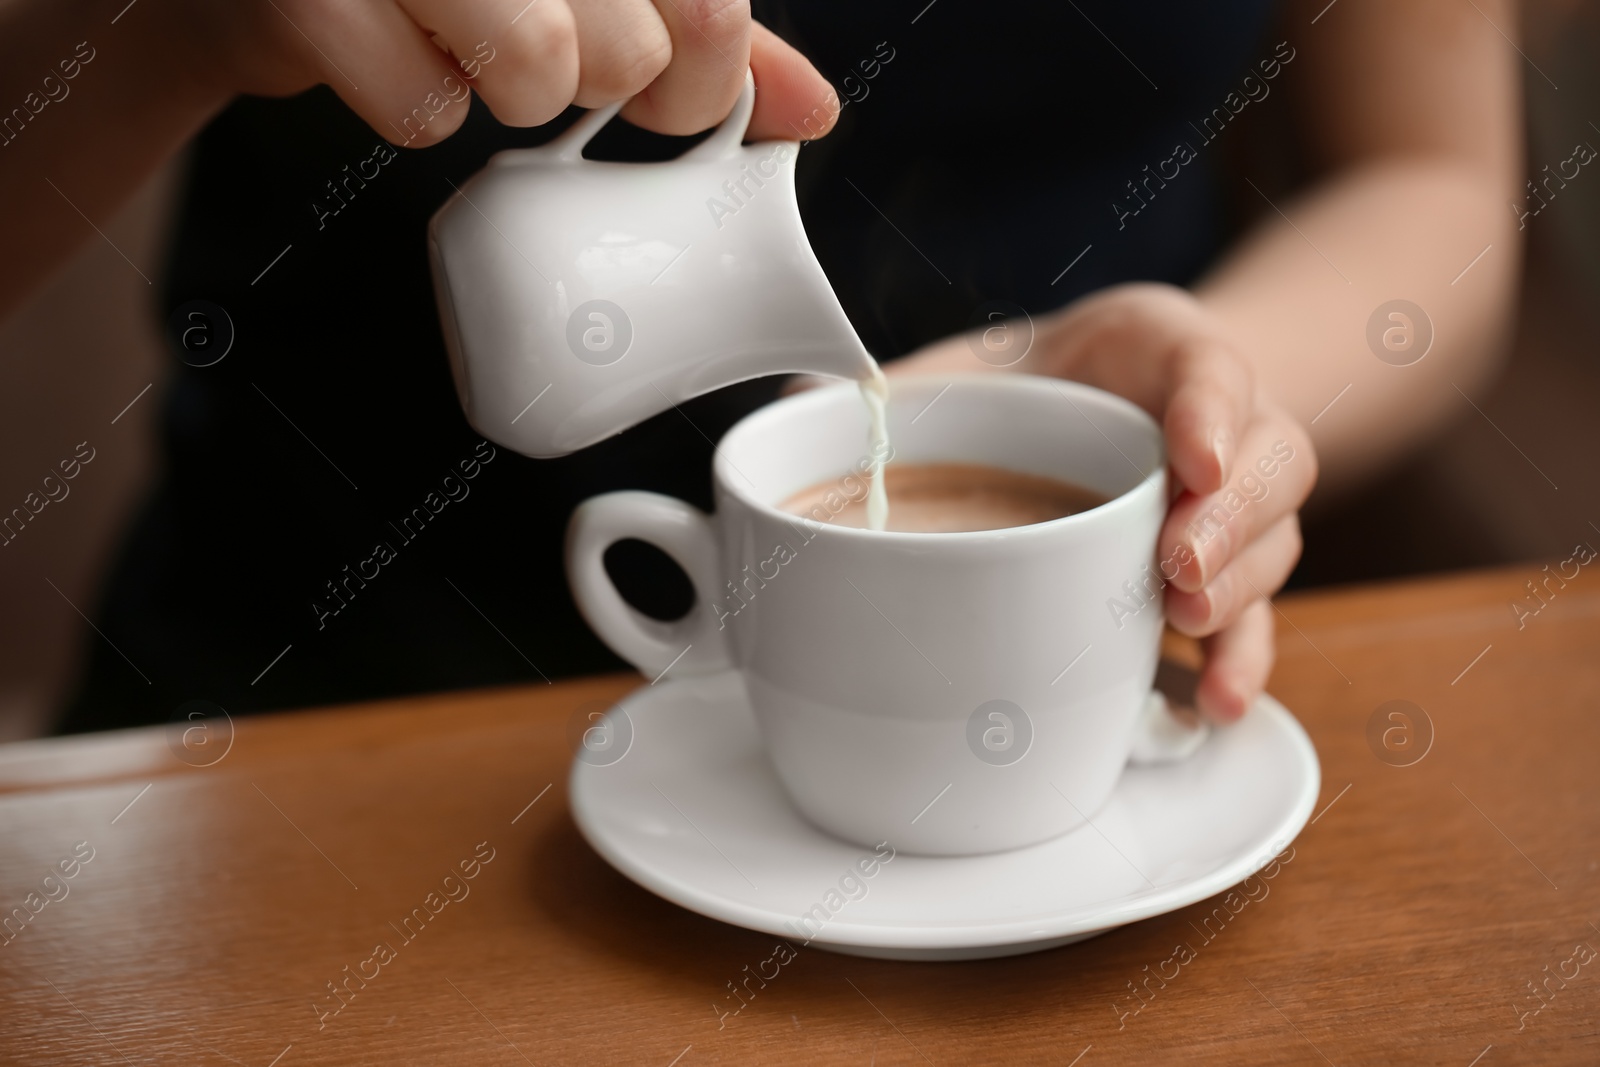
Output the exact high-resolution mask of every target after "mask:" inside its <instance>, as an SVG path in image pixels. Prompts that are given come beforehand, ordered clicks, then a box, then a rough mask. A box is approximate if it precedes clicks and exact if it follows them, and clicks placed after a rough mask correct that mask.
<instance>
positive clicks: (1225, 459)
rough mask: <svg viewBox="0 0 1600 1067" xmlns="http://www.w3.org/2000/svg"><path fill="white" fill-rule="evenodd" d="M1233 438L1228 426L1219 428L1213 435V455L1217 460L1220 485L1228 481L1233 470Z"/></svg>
mask: <svg viewBox="0 0 1600 1067" xmlns="http://www.w3.org/2000/svg"><path fill="white" fill-rule="evenodd" d="M1231 436H1232V435H1231V434H1229V433H1228V428H1227V427H1226V426H1219V427H1217V428H1216V429H1215V430H1214V431H1212V434H1211V454H1212V455H1213V456H1214V457H1216V460H1217V481H1218V484H1219V485H1220V484H1221V483H1223V482H1226V481H1227V480H1228V471H1229V470H1230V469H1231V468H1232V456H1231V452H1232V449H1231V448H1230V447H1229V445H1230V438H1231Z"/></svg>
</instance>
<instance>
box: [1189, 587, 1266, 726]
mask: <svg viewBox="0 0 1600 1067" xmlns="http://www.w3.org/2000/svg"><path fill="white" fill-rule="evenodd" d="M1275 637H1276V635H1275V633H1274V630H1273V622H1272V605H1271V604H1269V603H1267V601H1265V600H1256V601H1255V602H1254V603H1252V604H1251V605H1250V606H1249V607H1247V608H1245V610H1244V611H1243V612H1241V613H1240V615H1239V618H1238V619H1236V620H1234V623H1233V625H1232V626H1230V627H1228V628H1227V629H1226V630H1223V631H1222V632H1221V633H1218V634H1215V635H1213V636H1211V637H1208V638H1206V639H1205V640H1204V641H1202V642H1201V648H1202V649H1203V650H1204V652H1205V657H1206V662H1205V666H1204V667H1203V668H1201V671H1200V684H1199V686H1198V687H1197V688H1196V690H1195V703H1196V704H1198V705H1199V710H1200V713H1201V714H1202V715H1204V716H1206V717H1207V718H1208V719H1211V720H1212V721H1214V722H1222V723H1228V722H1234V721H1236V720H1237V719H1238V718H1239V717H1240V716H1242V715H1243V714H1244V713H1245V712H1246V711H1247V710H1249V708H1250V704H1251V702H1252V701H1254V700H1255V698H1256V697H1258V696H1260V695H1261V691H1262V690H1263V689H1265V688H1266V685H1267V677H1268V675H1270V674H1271V673H1272V661H1273V658H1274V656H1275V655H1276V650H1275V648H1274V644H1273V642H1274V640H1275Z"/></svg>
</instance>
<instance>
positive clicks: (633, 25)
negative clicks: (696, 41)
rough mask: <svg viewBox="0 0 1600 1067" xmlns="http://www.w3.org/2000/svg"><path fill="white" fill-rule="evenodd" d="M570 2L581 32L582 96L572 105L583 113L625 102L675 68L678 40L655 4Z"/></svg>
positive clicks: (625, 0) (594, 0)
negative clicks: (668, 68)
mask: <svg viewBox="0 0 1600 1067" xmlns="http://www.w3.org/2000/svg"><path fill="white" fill-rule="evenodd" d="M540 2H541V3H543V2H544V0H540ZM568 2H569V3H571V5H572V15H573V19H574V20H575V21H576V23H577V28H578V90H577V94H576V96H575V97H574V98H573V100H572V102H573V103H574V104H577V105H578V106H579V107H604V106H605V105H606V104H611V103H615V102H616V101H618V100H626V99H627V98H628V97H630V96H633V95H634V94H635V93H638V92H642V91H644V89H645V87H646V86H648V85H650V83H652V82H654V81H655V80H656V79H657V78H658V77H659V76H660V75H661V73H662V72H663V71H665V70H666V69H667V67H668V65H669V64H670V63H671V62H672V60H673V58H674V52H675V46H676V41H675V38H674V36H673V34H672V33H671V32H670V31H669V30H668V28H667V23H666V22H665V21H664V20H663V18H662V15H661V13H660V12H659V11H658V10H657V9H656V5H654V4H652V3H651V2H650V0H568Z"/></svg>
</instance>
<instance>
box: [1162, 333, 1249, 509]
mask: <svg viewBox="0 0 1600 1067" xmlns="http://www.w3.org/2000/svg"><path fill="white" fill-rule="evenodd" d="M1165 362H1166V368H1165V375H1164V377H1165V378H1166V381H1167V383H1168V394H1167V399H1166V404H1165V408H1164V414H1163V416H1162V420H1161V422H1162V427H1161V428H1162V430H1163V431H1164V433H1165V434H1166V438H1167V462H1168V463H1170V464H1171V465H1172V470H1173V473H1175V474H1176V475H1177V476H1178V480H1179V481H1180V482H1182V483H1183V486H1184V488H1186V489H1188V490H1189V491H1190V492H1193V493H1214V492H1216V491H1217V490H1219V489H1221V488H1222V487H1223V485H1224V484H1225V482H1226V479H1227V477H1228V474H1229V473H1230V472H1231V471H1232V470H1233V467H1234V460H1235V458H1236V457H1237V456H1238V453H1239V445H1240V443H1241V442H1242V441H1243V439H1244V436H1245V432H1246V430H1247V429H1248V427H1249V425H1250V421H1251V419H1252V417H1253V415H1254V411H1255V380H1254V374H1253V373H1252V371H1251V369H1250V366H1249V365H1248V364H1247V363H1245V361H1244V360H1243V359H1240V358H1239V357H1238V356H1237V355H1235V354H1234V353H1233V352H1232V351H1231V350H1230V349H1228V348H1227V347H1225V346H1224V345H1222V344H1221V343H1220V342H1217V341H1213V340H1210V339H1208V338H1205V337H1196V338H1193V339H1186V340H1183V341H1180V342H1178V343H1177V344H1176V345H1174V346H1173V347H1172V348H1171V349H1170V350H1169V351H1168V353H1167V357H1166V360H1165Z"/></svg>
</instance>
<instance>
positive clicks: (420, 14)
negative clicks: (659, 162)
mask: <svg viewBox="0 0 1600 1067" xmlns="http://www.w3.org/2000/svg"><path fill="white" fill-rule="evenodd" d="M399 3H400V9H403V10H404V12H405V13H406V14H408V15H409V16H410V19H411V20H412V23H413V24H412V25H410V26H409V27H405V26H402V27H401V28H402V29H405V30H406V31H407V36H408V37H409V39H410V40H409V43H410V45H411V48H410V50H409V51H410V52H411V57H410V60H409V61H406V60H403V59H402V58H400V57H396V56H395V55H393V52H394V49H393V48H392V47H391V46H390V44H389V41H388V37H384V36H382V35H379V36H378V37H376V38H374V36H373V35H372V34H371V33H368V34H366V35H363V34H361V33H351V34H350V35H349V36H350V37H351V39H352V40H355V41H358V42H360V43H361V46H362V47H363V48H364V49H366V50H367V51H369V52H374V53H385V54H384V55H383V58H384V59H385V60H387V65H388V67H389V68H391V69H392V70H393V71H403V72H404V75H403V77H402V78H401V80H402V81H403V82H404V83H405V84H406V85H407V86H408V88H407V89H405V90H404V91H399V92H387V93H383V94H381V95H380V97H379V99H377V100H374V99H371V98H368V99H366V100H361V99H359V94H357V93H354V92H346V93H345V94H344V95H345V96H346V99H347V100H349V101H350V103H351V105H352V106H353V107H356V109H357V110H358V112H360V113H361V115H362V117H363V118H366V119H367V121H368V122H370V123H372V124H373V125H374V126H377V127H378V128H379V129H394V130H396V131H397V132H398V134H399V136H398V139H399V140H401V141H405V142H407V143H416V144H431V143H433V142H434V141H436V140H438V139H439V138H440V137H442V136H444V135H445V134H446V133H448V132H449V131H451V130H454V129H455V127H456V126H458V125H460V123H461V120H462V119H463V118H465V114H464V112H465V108H461V109H459V110H460V111H461V112H462V114H459V115H452V116H451V119H452V120H453V121H450V122H448V123H444V122H441V123H436V124H434V128H433V129H432V130H430V131H429V134H428V136H426V137H422V136H419V135H418V133H417V129H416V127H417V123H416V122H413V123H412V124H411V125H410V126H406V127H405V128H404V129H402V126H403V125H404V124H403V123H402V122H401V121H400V120H401V119H402V118H404V117H405V116H407V115H409V114H410V112H411V110H412V108H413V106H423V105H424V99H425V97H426V96H427V94H428V93H429V92H430V91H431V92H434V93H435V95H436V97H437V98H446V99H454V96H461V97H464V96H465V90H464V89H463V88H462V83H463V82H464V81H468V80H470V83H471V86H472V88H473V89H474V90H476V91H477V93H478V94H479V95H480V96H482V97H483V100H484V103H486V104H488V105H489V109H490V110H491V111H492V112H494V115H495V117H496V118H497V119H499V120H500V121H501V122H504V123H507V124H508V125H513V126H535V125H540V124H542V123H545V122H548V121H550V120H551V119H553V118H555V117H556V116H557V115H559V114H560V113H561V112H562V111H563V110H565V109H566V108H567V107H568V106H569V105H571V104H577V105H578V106H580V107H589V108H593V107H603V106H604V105H606V104H610V103H614V102H616V101H618V100H628V101H629V103H628V105H627V107H625V108H624V109H623V112H622V115H623V117H624V118H626V119H627V120H628V121H630V122H632V123H634V124H635V125H638V126H642V127H644V128H645V129H648V130H654V131H655V132H657V133H666V134H690V133H698V132H700V131H701V130H704V129H706V128H708V127H710V126H715V125H716V124H717V123H719V122H721V121H722V120H723V119H724V118H726V117H727V116H728V113H729V112H730V111H732V110H733V104H734V101H735V100H736V99H738V96H739V91H740V90H741V89H742V88H743V86H744V79H745V72H746V71H747V70H748V71H751V72H753V73H754V75H755V79H756V88H757V93H756V107H755V113H754V114H753V115H752V117H751V121H750V129H749V136H750V137H751V138H752V139H757V140H760V139H768V138H779V137H782V138H798V139H801V140H808V139H810V138H813V137H820V136H822V135H823V134H824V133H826V132H828V130H830V129H831V128H832V127H833V124H834V121H835V120H836V119H837V118H838V114H839V100H838V97H837V95H835V94H834V92H833V89H832V87H831V86H829V85H828V82H827V80H826V79H824V78H823V77H822V75H820V74H818V73H817V71H816V68H815V67H813V66H812V65H811V64H810V62H809V61H807V60H806V58H805V57H804V56H802V55H801V54H800V53H799V52H796V51H795V50H794V49H793V48H790V47H789V46H788V45H787V44H786V43H784V42H783V41H782V40H781V39H779V38H778V37H777V36H776V35H775V34H773V33H772V32H771V31H770V30H767V29H766V28H765V27H763V26H759V25H757V24H755V23H754V22H752V21H751V19H750V5H749V2H748V0H532V2H531V3H530V2H527V0H474V2H470V3H468V2H463V0H399ZM358 7H359V10H362V11H365V10H366V9H365V7H360V6H358V5H350V8H351V10H352V11H354V10H357V9H358ZM400 9H391V8H388V7H387V6H386V5H382V4H379V5H376V6H375V8H374V10H379V11H389V12H393V14H394V15H395V21H397V23H403V22H404V21H405V20H404V19H403V18H402V17H400V16H399V10H400ZM351 17H353V16H351ZM389 36H393V34H392V33H391V34H390V35H389ZM429 37H434V38H435V39H436V40H437V41H438V42H439V43H441V44H442V45H444V46H445V47H446V48H447V49H448V50H449V56H445V55H443V54H440V55H436V56H430V55H427V54H426V52H425V51H424V50H423V49H422V48H421V45H423V44H426V43H427V39H428V38H429ZM374 40H379V41H382V44H378V45H375V44H374ZM419 42H420V43H419ZM424 57H426V61H424ZM452 57H453V61H452ZM457 63H459V64H460V65H461V67H462V68H463V70H464V73H465V77H463V71H462V70H457V69H455V68H456V64H457ZM408 68H410V69H408ZM421 68H426V69H427V76H426V77H421V78H419V77H417V76H416V69H421ZM323 74H324V77H325V79H326V80H328V81H329V82H330V83H333V84H334V85H335V87H337V86H338V83H337V81H336V79H335V76H334V72H333V71H332V70H326V71H323ZM452 75H453V76H454V77H453V78H451V82H450V83H449V84H448V85H446V83H445V79H446V78H447V77H450V76H452ZM452 94H454V95H452ZM413 97H414V98H415V100H413V99H412V98H413ZM363 105H364V106H363Z"/></svg>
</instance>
